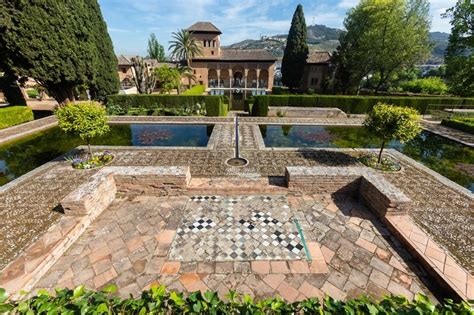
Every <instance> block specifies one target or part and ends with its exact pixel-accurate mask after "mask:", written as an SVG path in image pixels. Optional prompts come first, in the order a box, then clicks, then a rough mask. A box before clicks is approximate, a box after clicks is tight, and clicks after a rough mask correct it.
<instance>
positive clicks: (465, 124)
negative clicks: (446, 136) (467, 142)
mask: <svg viewBox="0 0 474 315" xmlns="http://www.w3.org/2000/svg"><path fill="white" fill-rule="evenodd" d="M441 124H442V125H443V126H447V127H451V128H453V129H457V130H461V131H465V132H467V133H471V134H474V118H453V119H443V120H442V121H441Z"/></svg>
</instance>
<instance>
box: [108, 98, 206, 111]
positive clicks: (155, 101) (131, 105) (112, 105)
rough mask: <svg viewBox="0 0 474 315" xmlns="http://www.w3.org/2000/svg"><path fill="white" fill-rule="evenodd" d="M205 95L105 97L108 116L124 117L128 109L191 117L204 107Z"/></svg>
mask: <svg viewBox="0 0 474 315" xmlns="http://www.w3.org/2000/svg"><path fill="white" fill-rule="evenodd" d="M207 97H210V96H205V95H199V96H198V95H159V94H133V95H111V96H109V97H107V113H108V114H109V115H126V114H127V113H128V112H129V109H135V110H136V109H138V108H140V109H141V110H142V111H147V112H149V113H153V111H154V110H157V109H159V110H166V109H175V110H176V111H174V112H176V113H179V112H180V111H181V112H182V113H183V114H185V115H192V114H194V113H195V112H196V111H198V110H199V109H200V108H201V107H203V106H204V104H205V100H206V98H207Z"/></svg>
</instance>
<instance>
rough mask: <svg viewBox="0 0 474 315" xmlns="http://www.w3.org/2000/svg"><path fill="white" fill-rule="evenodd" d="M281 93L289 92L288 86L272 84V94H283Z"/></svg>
mask: <svg viewBox="0 0 474 315" xmlns="http://www.w3.org/2000/svg"><path fill="white" fill-rule="evenodd" d="M283 94H291V93H290V91H289V90H288V88H285V87H283V86H274V87H272V95H283Z"/></svg>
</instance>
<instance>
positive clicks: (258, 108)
mask: <svg viewBox="0 0 474 315" xmlns="http://www.w3.org/2000/svg"><path fill="white" fill-rule="evenodd" d="M269 105H270V96H269V95H261V96H257V97H255V102H254V103H253V106H252V111H251V116H256V117H267V116H268V106H269Z"/></svg>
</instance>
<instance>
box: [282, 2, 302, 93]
mask: <svg viewBox="0 0 474 315" xmlns="http://www.w3.org/2000/svg"><path fill="white" fill-rule="evenodd" d="M307 58H308V44H307V43H306V22H305V19H304V13H303V6H302V5H301V4H298V6H297V7H296V11H295V13H294V14H293V20H292V21H291V28H290V32H289V34H288V38H287V40H286V47H285V53H284V55H283V61H282V64H281V74H282V82H283V84H284V85H286V86H288V87H289V88H290V90H293V89H294V88H297V87H299V86H300V85H301V79H302V77H303V71H304V66H305V64H306V59H307Z"/></svg>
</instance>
